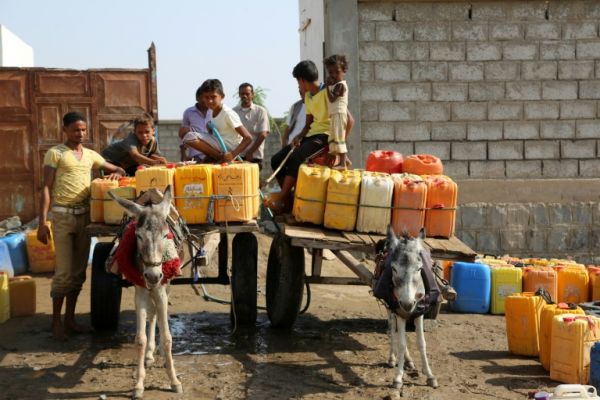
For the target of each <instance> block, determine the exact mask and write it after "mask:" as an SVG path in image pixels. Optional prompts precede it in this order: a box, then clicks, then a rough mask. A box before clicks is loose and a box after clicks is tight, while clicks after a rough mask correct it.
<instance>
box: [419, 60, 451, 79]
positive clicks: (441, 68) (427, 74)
mask: <svg viewBox="0 0 600 400" xmlns="http://www.w3.org/2000/svg"><path fill="white" fill-rule="evenodd" d="M447 77H448V64H446V63H445V62H415V63H412V79H413V81H445V80H447Z"/></svg>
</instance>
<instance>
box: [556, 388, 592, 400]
mask: <svg viewBox="0 0 600 400" xmlns="http://www.w3.org/2000/svg"><path fill="white" fill-rule="evenodd" d="M573 394H577V395H579V396H581V397H582V398H584V399H585V398H589V399H593V398H594V397H596V395H597V393H596V388H595V387H593V386H589V385H575V384H570V385H569V384H567V385H558V386H557V387H556V389H554V397H561V396H565V395H573Z"/></svg>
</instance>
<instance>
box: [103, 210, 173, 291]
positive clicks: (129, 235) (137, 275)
mask: <svg viewBox="0 0 600 400" xmlns="http://www.w3.org/2000/svg"><path fill="white" fill-rule="evenodd" d="M169 235H170V236H171V237H172V236H173V235H172V234H171V233H170V232H169V234H168V235H167V238H168V237H169ZM136 254H137V242H136V238H135V221H131V222H130V223H129V224H128V225H127V227H126V228H125V232H124V233H123V237H122V238H121V240H120V241H119V247H118V248H117V251H116V252H115V256H114V259H115V260H116V261H117V265H118V266H119V272H120V273H121V274H123V276H124V277H125V279H127V280H128V281H129V282H131V283H132V284H134V285H136V286H141V287H146V283H145V282H144V277H143V276H142V271H140V270H139V269H138V267H137V266H136V263H135V261H136V259H135V257H136ZM180 266H181V260H179V258H174V259H172V260H168V261H165V262H164V263H163V265H162V270H163V275H164V278H163V280H162V282H161V284H163V285H164V284H165V283H167V282H168V281H170V280H171V279H172V278H173V277H175V276H177V275H179V274H180V270H179V268H180Z"/></svg>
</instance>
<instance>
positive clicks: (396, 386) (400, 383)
mask: <svg viewBox="0 0 600 400" xmlns="http://www.w3.org/2000/svg"><path fill="white" fill-rule="evenodd" d="M403 386H404V383H402V382H397V381H394V387H395V388H396V389H397V390H399V391H400V392H401V393H402V387H403Z"/></svg>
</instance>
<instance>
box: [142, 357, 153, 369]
mask: <svg viewBox="0 0 600 400" xmlns="http://www.w3.org/2000/svg"><path fill="white" fill-rule="evenodd" d="M144 363H145V365H146V367H150V366H152V365H154V357H146V358H145V360H144Z"/></svg>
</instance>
